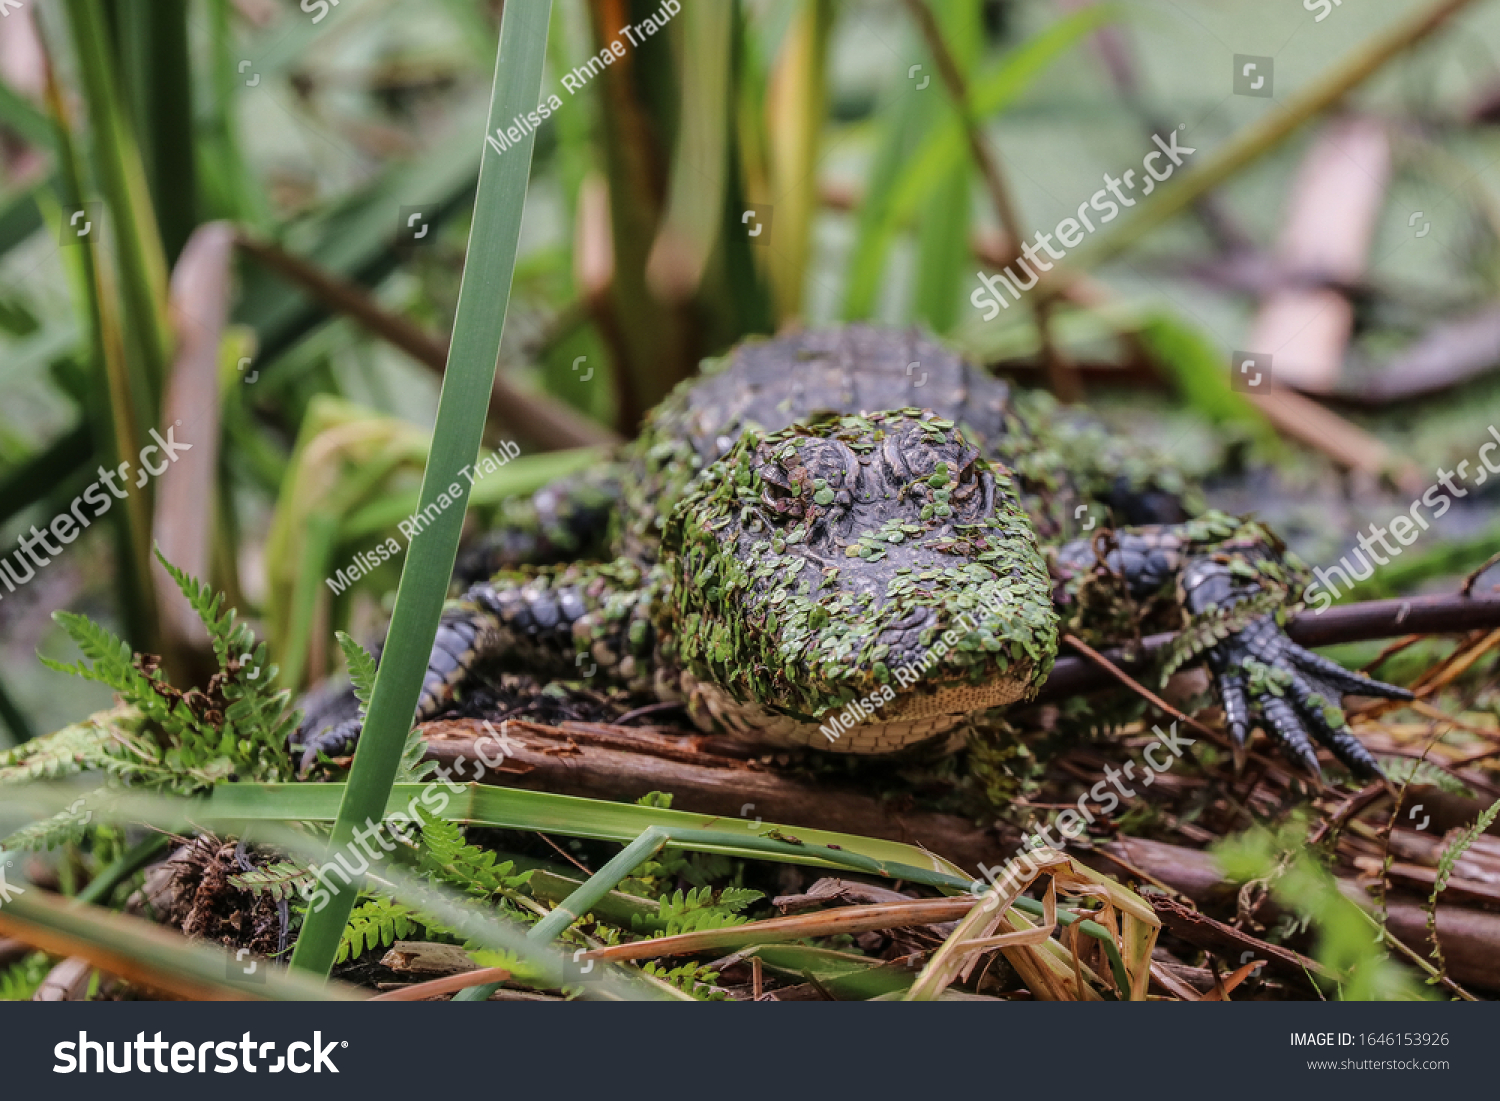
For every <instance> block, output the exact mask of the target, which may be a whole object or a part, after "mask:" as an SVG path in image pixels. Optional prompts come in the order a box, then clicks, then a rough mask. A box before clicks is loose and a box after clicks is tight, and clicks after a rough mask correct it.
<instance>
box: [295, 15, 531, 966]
mask: <svg viewBox="0 0 1500 1101" xmlns="http://www.w3.org/2000/svg"><path fill="white" fill-rule="evenodd" d="M551 8H552V5H551V0H545V2H534V3H528V4H519V3H512V4H508V5H506V8H505V12H504V15H503V16H502V17H501V25H500V48H499V51H498V52H497V55H496V59H495V83H494V90H493V92H492V94H491V99H490V118H489V126H488V129H487V133H488V132H491V131H494V130H496V129H502V130H503V129H504V128H505V127H506V126H508V125H509V124H510V122H511V120H512V119H513V118H515V117H516V116H517V115H518V114H523V113H524V112H526V111H529V110H531V109H533V108H534V107H535V106H536V103H537V100H538V97H539V95H540V92H541V84H542V64H543V60H544V58H545V56H546V43H547V24H548V18H549V16H550V14H551ZM534 140H535V136H534V134H527V135H526V136H525V137H524V139H523V140H522V141H521V142H519V143H517V145H516V146H515V147H513V148H511V149H509V150H506V151H503V152H502V151H500V150H499V149H498V148H494V147H490V146H488V145H485V146H481V147H480V149H479V153H480V156H481V161H480V169H479V184H478V192H477V194H476V196H475V201H474V222H473V227H472V229H471V231H470V235H469V247H468V250H467V253H466V257H467V258H466V262H465V264H464V273H463V282H462V283H461V285H460V287H459V293H458V307H457V310H456V313H455V316H454V322H453V339H452V343H451V344H450V346H449V352H448V365H447V369H446V371H445V372H444V375H443V389H442V394H441V396H440V397H439V399H438V413H437V422H436V425H435V427H434V430H433V440H432V448H431V450H430V452H429V454H428V459H427V470H426V472H425V474H424V475H423V478H422V497H421V504H422V507H423V508H424V509H426V508H428V507H433V508H434V511H436V512H438V514H439V515H438V516H437V519H436V520H435V521H434V522H433V523H432V525H431V526H429V527H427V528H425V529H423V531H422V532H421V533H420V534H419V535H418V536H417V537H416V538H415V539H414V540H413V541H412V544H411V547H410V549H409V550H408V552H407V560H406V565H405V568H404V569H403V570H402V571H401V584H400V587H399V588H398V589H397V591H396V606H395V609H394V610H393V612H392V615H391V628H390V633H389V635H388V636H387V642H386V648H385V650H384V652H383V654H382V656H381V662H380V672H379V673H378V674H377V676H376V680H375V691H374V696H373V698H372V700H371V704H370V714H369V716H368V718H367V720H366V722H365V728H364V735H363V737H362V738H361V739H360V744H359V748H358V750H357V751H356V753H355V756H354V764H353V766H352V768H351V770H350V775H349V783H348V785H347V788H346V790H345V793H344V799H343V802H342V803H341V805H340V808H339V816H338V820H337V821H336V822H335V823H334V829H333V836H332V838H331V840H330V845H331V849H332V850H338V849H340V848H341V847H343V846H344V845H347V844H349V842H350V841H351V840H352V838H353V836H354V831H355V829H356V828H358V827H360V826H362V825H363V824H364V823H366V822H368V821H372V820H375V819H378V818H379V817H380V816H381V814H382V813H383V812H384V809H385V805H386V801H387V799H388V797H389V793H390V789H391V783H392V781H393V780H394V779H395V776H396V770H397V767H398V766H399V765H400V762H401V751H402V748H403V747H404V746H405V744H406V734H407V731H408V730H409V729H410V728H411V720H412V716H413V714H414V713H415V711H416V706H417V698H418V695H419V693H420V691H421V687H422V678H423V675H424V673H425V671H426V668H427V658H428V655H429V654H430V653H431V651H432V643H433V639H434V638H435V637H436V635H437V625H438V617H439V616H440V614H441V612H442V605H443V599H444V597H445V596H446V595H447V591H448V579H449V575H450V574H451V573H452V570H453V563H454V559H455V558H456V556H457V554H458V540H459V536H460V534H461V532H462V528H463V519H464V510H465V507H466V506H467V503H468V499H469V485H468V482H467V480H466V479H465V478H464V477H463V476H462V475H460V473H459V472H460V470H463V469H465V468H466V467H468V466H469V465H470V464H472V463H473V462H474V459H475V457H476V456H477V455H478V454H479V445H480V442H481V439H482V437H483V434H484V422H485V412H486V410H487V409H488V406H489V396H490V390H491V388H492V387H493V385H494V378H495V369H496V364H497V362H498V359H499V355H500V337H501V333H502V331H503V329H504V325H505V312H506V306H507V304H508V302H509V299H510V286H511V279H512V276H513V274H514V271H515V261H516V248H517V245H518V243H519V239H520V232H521V219H522V214H523V212H524V209H525V203H526V185H527V179H528V176H529V173H530V169H531V151H532V145H533V142H534ZM440 495H441V496H442V498H443V500H444V501H445V502H447V503H446V504H444V505H439V496H440ZM354 897H355V892H354V891H353V890H352V889H345V890H343V891H340V892H338V894H337V895H336V896H335V897H334V899H333V900H332V901H331V902H330V903H329V905H328V906H327V907H325V908H324V909H323V910H321V911H319V912H315V913H312V914H309V915H308V919H307V923H306V924H305V925H304V926H303V929H302V933H301V936H299V937H298V940H297V947H296V949H295V951H294V953H293V957H292V966H293V967H297V968H301V969H303V970H307V971H311V972H313V973H315V974H322V975H326V974H327V973H328V970H329V968H330V967H331V966H332V965H333V959H334V956H335V954H336V953H337V950H338V942H339V935H340V933H341V932H342V931H343V928H344V924H345V923H346V922H347V921H348V919H349V912H350V910H351V909H352V908H353V906H354Z"/></svg>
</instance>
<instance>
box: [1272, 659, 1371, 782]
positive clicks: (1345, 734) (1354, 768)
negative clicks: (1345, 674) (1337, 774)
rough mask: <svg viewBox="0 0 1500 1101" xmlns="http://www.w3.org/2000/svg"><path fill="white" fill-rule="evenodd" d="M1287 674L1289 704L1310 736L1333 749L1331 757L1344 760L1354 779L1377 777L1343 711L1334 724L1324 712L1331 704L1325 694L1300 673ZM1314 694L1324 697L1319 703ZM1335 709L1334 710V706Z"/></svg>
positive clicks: (1292, 671) (1365, 751)
mask: <svg viewBox="0 0 1500 1101" xmlns="http://www.w3.org/2000/svg"><path fill="white" fill-rule="evenodd" d="M1290 672H1291V677H1292V684H1291V695H1292V702H1293V704H1294V705H1295V706H1296V708H1297V711H1298V713H1299V714H1300V715H1301V716H1302V721H1303V722H1304V723H1306V724H1307V725H1308V726H1310V727H1311V728H1312V732H1313V736H1314V737H1315V738H1317V739H1318V741H1320V742H1322V743H1323V744H1324V745H1326V746H1327V747H1328V748H1329V749H1331V750H1333V755H1334V756H1335V757H1337V758H1338V759H1339V760H1341V761H1343V762H1344V764H1345V765H1347V766H1348V767H1349V771H1350V772H1352V773H1354V774H1355V775H1356V776H1360V777H1363V778H1365V779H1369V780H1373V779H1375V778H1376V777H1378V776H1380V775H1381V772H1380V766H1379V765H1378V764H1376V763H1375V758H1374V757H1372V756H1370V751H1369V750H1368V749H1366V748H1365V747H1364V746H1363V745H1362V744H1360V740H1359V739H1358V738H1356V737H1355V736H1354V733H1353V731H1351V730H1350V729H1349V724H1348V723H1346V722H1345V721H1344V714H1343V712H1342V711H1338V712H1337V713H1338V722H1337V723H1335V722H1334V721H1333V720H1332V719H1330V718H1329V716H1328V713H1327V712H1326V711H1325V710H1324V708H1325V707H1326V706H1328V705H1330V704H1332V703H1333V701H1332V700H1330V699H1329V698H1328V696H1327V694H1326V693H1325V692H1320V691H1318V690H1317V689H1315V688H1314V687H1313V686H1312V685H1311V684H1309V683H1308V681H1307V678H1305V677H1304V676H1302V674H1301V673H1298V672H1297V671H1295V670H1291V671H1290ZM1315 695H1317V696H1321V697H1322V698H1323V699H1322V703H1320V702H1319V701H1318V700H1315V699H1313V697H1314V696H1315ZM1334 709H1335V711H1337V707H1335V708H1334Z"/></svg>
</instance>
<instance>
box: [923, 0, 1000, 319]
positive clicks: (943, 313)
mask: <svg viewBox="0 0 1500 1101" xmlns="http://www.w3.org/2000/svg"><path fill="white" fill-rule="evenodd" d="M934 14H935V15H936V18H937V20H938V24H939V26H940V27H941V28H942V32H943V39H944V40H945V41H946V42H947V43H949V49H950V50H951V52H952V54H953V60H954V62H955V63H956V64H957V65H958V66H960V68H961V69H962V71H963V74H964V77H965V78H966V79H967V78H968V77H969V76H970V75H971V74H972V73H973V70H974V66H975V64H976V63H977V61H978V59H979V46H980V44H981V43H982V42H983V41H984V27H983V20H982V19H981V16H980V10H979V4H978V3H976V2H975V0H957V2H954V3H948V4H943V5H941V6H940V7H938V8H937V9H936V11H935V13H934ZM943 106H944V110H945V113H946V114H947V115H949V116H953V115H954V114H955V113H956V112H955V109H954V107H953V104H952V102H951V99H949V98H948V97H944V100H943ZM971 174H972V167H971V165H970V164H969V163H967V162H960V163H958V164H956V165H953V166H952V167H951V168H949V170H948V174H947V178H946V179H944V180H943V181H942V182H941V183H940V184H939V185H938V189H937V195H936V196H935V199H936V201H935V202H933V203H930V204H929V205H928V207H927V209H926V210H925V211H924V212H923V214H922V225H921V229H920V231H919V233H918V235H917V287H916V301H915V302H914V303H913V307H914V308H913V311H912V312H913V313H914V314H915V315H916V317H917V319H918V320H919V321H922V322H925V323H926V324H927V325H928V326H929V327H930V328H932V330H933V331H934V332H939V333H946V332H948V331H949V330H950V329H952V328H953V326H954V324H955V323H956V322H957V321H958V311H959V304H960V302H961V301H962V300H963V287H964V286H965V285H966V284H967V283H968V281H969V279H970V278H972V277H971V275H970V273H969V263H968V260H969V223H970V215H971V209H970V204H969V178H970V176H971Z"/></svg>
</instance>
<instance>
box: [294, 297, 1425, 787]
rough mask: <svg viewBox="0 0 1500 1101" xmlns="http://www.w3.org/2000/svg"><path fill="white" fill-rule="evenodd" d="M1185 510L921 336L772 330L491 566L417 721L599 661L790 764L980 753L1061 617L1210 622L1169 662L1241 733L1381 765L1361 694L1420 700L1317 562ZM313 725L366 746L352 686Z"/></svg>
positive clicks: (1049, 410) (667, 410)
mask: <svg viewBox="0 0 1500 1101" xmlns="http://www.w3.org/2000/svg"><path fill="white" fill-rule="evenodd" d="M1186 495H1187V494H1186V490H1185V487H1184V486H1183V485H1182V484H1181V482H1180V479H1178V478H1177V476H1176V475H1175V474H1174V473H1173V472H1172V470H1171V469H1170V468H1169V467H1168V466H1167V465H1166V464H1165V463H1163V462H1160V461H1159V460H1157V459H1155V458H1154V457H1152V455H1151V454H1150V453H1149V451H1148V450H1147V449H1144V448H1139V447H1135V446H1133V445H1131V444H1130V443H1128V442H1127V441H1121V440H1118V439H1114V438H1111V437H1109V436H1107V435H1106V434H1105V433H1104V432H1103V431H1102V430H1101V429H1100V428H1099V427H1098V426H1097V425H1096V424H1093V423H1091V422H1089V421H1087V420H1084V419H1081V418H1078V417H1076V416H1074V415H1073V414H1071V413H1069V412H1067V411H1063V410H1059V409H1058V408H1057V407H1056V405H1055V404H1054V403H1053V402H1052V401H1051V400H1050V399H1049V398H1047V397H1046V396H1045V395H1036V394H1031V395H1026V394H1020V393H1017V392H1015V391H1013V390H1012V389H1011V388H1010V387H1008V386H1007V385H1006V384H1005V383H1003V382H1000V381H997V380H995V379H993V378H991V377H989V376H988V375H986V374H984V373H983V372H982V371H980V370H979V369H978V368H976V367H974V366H972V365H970V364H968V363H965V362H964V361H963V360H962V359H960V358H959V357H957V356H956V355H955V354H954V353H952V352H951V351H948V350H947V349H945V348H943V347H942V346H940V345H938V344H936V343H935V342H933V341H932V340H930V339H929V338H926V337H924V336H922V335H921V334H919V333H916V332H898V331H892V330H886V329H880V328H875V327H869V326H850V327H846V328H840V329H830V330H821V331H814V332H805V333H799V334H796V335H794V336H789V337H785V338H781V339H777V340H758V341H748V342H746V343H743V344H741V345H739V346H738V347H737V348H735V349H734V350H733V351H732V352H730V353H729V354H728V355H727V356H725V357H723V358H722V359H719V360H710V361H708V362H706V363H705V364H704V365H703V374H702V376H701V377H700V378H698V379H695V380H691V381H690V382H687V383H684V384H683V385H682V386H680V387H679V388H678V389H677V390H676V391H675V392H674V393H673V394H672V395H671V396H670V397H669V398H668V399H667V400H666V401H665V402H663V403H662V405H661V406H660V407H658V408H657V409H656V410H655V411H654V413H653V414H652V415H651V417H650V419H649V421H648V423H647V425H646V427H645V429H644V431H643V433H642V435H641V436H640V438H639V439H637V440H636V441H634V442H633V443H631V444H629V445H627V446H626V448H625V449H624V450H623V452H622V453H621V455H620V457H619V460H618V461H617V462H616V463H613V464H611V465H609V466H608V467H607V468H605V469H604V470H601V471H595V472H591V473H590V474H589V475H587V476H584V477H579V478H576V479H571V480H569V481H565V482H562V483H559V484H557V485H555V486H551V487H549V488H548V489H546V490H543V491H542V492H540V493H538V494H537V495H536V496H535V497H534V498H533V499H532V500H531V501H530V502H522V503H518V504H516V505H513V506H512V507H511V508H510V510H509V511H508V513H507V515H506V518H505V520H506V522H505V523H504V524H503V525H502V526H501V528H500V529H499V530H497V531H496V532H494V533H493V534H492V535H491V536H489V537H488V538H487V539H486V540H484V541H483V543H482V544H481V545H480V546H479V547H477V548H474V549H472V550H471V551H470V552H469V553H468V554H467V555H466V556H465V559H464V560H463V561H462V562H461V563H460V571H459V572H460V575H461V576H464V577H467V578H468V579H470V580H472V579H474V578H478V577H483V580H478V581H477V583H475V584H473V585H472V587H470V588H469V590H468V591H467V593H466V594H465V595H464V597H463V599H462V600H461V601H459V602H457V603H456V604H455V605H453V606H452V607H450V608H449V609H448V610H447V611H446V612H445V613H444V616H443V622H442V625H441V627H440V629H439V632H438V638H437V644H436V648H435V649H434V651H433V655H432V660H431V662H430V663H429V667H428V672H427V679H426V682H425V685H424V691H423V695H422V701H421V704H420V706H419V708H418V713H417V715H416V719H417V720H418V721H421V720H424V719H426V718H429V717H431V716H432V715H435V714H437V713H438V712H440V711H441V710H442V709H443V708H444V707H445V706H447V704H448V703H449V702H450V701H451V700H452V698H453V696H454V694H455V693H457V692H461V691H462V690H463V687H464V683H465V679H466V678H467V677H468V676H469V674H470V671H471V670H472V669H473V668H474V667H475V666H476V665H477V664H478V663H480V662H485V661H490V660H503V661H506V662H509V663H512V664H513V665H514V666H515V667H519V668H524V669H527V670H530V671H532V672H534V673H536V674H538V675H541V676H555V677H558V678H563V679H568V678H572V679H577V678H578V677H579V676H580V669H587V668H593V669H594V670H595V671H594V674H593V675H594V676H595V677H600V678H608V679H610V680H612V681H614V682H616V683H619V684H621V685H624V686H626V687H628V688H631V689H633V690H635V691H639V692H644V693H650V694H653V695H655V696H656V697H658V698H660V699H662V700H679V701H682V702H683V703H684V704H685V705H686V707H687V710H688V713H689V714H690V715H691V716H692V718H693V721H694V722H695V723H696V724H697V725H698V726H699V727H701V728H702V729H705V730H710V731H718V732H721V733H727V734H730V735H733V736H736V737H739V738H743V739H746V740H750V741H755V742H760V743H765V744H769V745H805V746H812V747H816V748H818V749H822V750H828V751H831V752H836V753H861V754H876V753H890V752H894V751H896V750H900V749H904V748H906V747H908V746H913V745H918V744H924V743H925V744H933V745H943V746H946V747H956V746H957V745H959V744H961V743H962V741H963V738H964V736H965V735H966V733H967V731H968V729H969V727H970V724H971V723H973V722H974V721H976V720H978V719H979V718H980V717H981V716H982V715H983V714H984V713H985V712H987V711H989V710H991V709H993V708H997V707H1002V706H1004V705H1007V704H1011V703H1014V702H1017V701H1021V700H1025V699H1027V698H1029V697H1030V696H1032V695H1034V694H1035V692H1036V690H1037V688H1038V687H1039V686H1040V684H1041V683H1042V681H1043V680H1045V679H1046V676H1047V673H1048V672H1049V670H1050V669H1051V666H1052V662H1053V659H1054V657H1055V655H1056V653H1057V645H1058V636H1059V630H1060V628H1062V627H1065V628H1066V629H1067V630H1070V631H1073V632H1075V633H1078V634H1080V635H1081V636H1083V637H1086V638H1090V639H1092V640H1094V641H1097V642H1108V641H1111V640H1122V639H1126V638H1131V637H1138V635H1139V634H1144V633H1147V632H1148V631H1149V630H1159V629H1171V628H1184V630H1183V634H1182V642H1181V643H1180V645H1179V647H1178V648H1177V650H1176V651H1175V652H1174V654H1173V656H1172V658H1171V659H1170V663H1171V665H1172V667H1176V666H1178V665H1181V664H1183V663H1185V662H1187V661H1191V660H1197V659H1198V658H1200V657H1201V658H1204V659H1206V660H1207V663H1208V665H1209V668H1210V670H1211V671H1212V673H1213V675H1214V681H1215V685H1216V687H1217V689H1218V692H1219V696H1220V699H1221V701H1222V703H1223V706H1224V712H1225V718H1226V722H1227V724H1228V728H1229V732H1230V734H1231V736H1232V737H1233V738H1234V739H1235V741H1236V742H1238V743H1243V742H1244V740H1245V738H1246V737H1247V735H1248V733H1249V730H1250V727H1251V724H1252V713H1254V714H1258V716H1259V718H1260V720H1261V725H1262V726H1263V727H1264V728H1265V729H1266V730H1267V732H1268V733H1269V734H1270V735H1271V736H1272V737H1273V738H1274V739H1275V740H1276V741H1277V743H1278V744H1279V745H1280V746H1281V748H1282V749H1283V751H1284V752H1286V753H1287V754H1288V755H1290V757H1291V758H1292V759H1293V760H1294V761H1296V762H1297V763H1299V764H1301V765H1303V766H1305V767H1306V768H1307V769H1308V770H1310V771H1311V772H1313V773H1317V771H1318V762H1317V757H1316V754H1315V752H1314V744H1315V743H1322V744H1323V745H1325V746H1327V747H1328V748H1329V749H1331V750H1332V751H1333V753H1334V754H1335V755H1336V756H1337V757H1338V758H1339V759H1340V760H1341V761H1343V762H1344V763H1345V764H1346V765H1348V766H1349V767H1350V768H1351V769H1352V770H1354V771H1355V772H1356V773H1357V774H1359V775H1362V776H1370V775H1377V774H1378V771H1379V770H1378V768H1377V766H1376V764H1375V761H1374V759H1373V758H1372V757H1371V756H1370V755H1369V753H1368V752H1367V751H1366V750H1365V748H1364V747H1363V746H1362V745H1360V743H1359V742H1358V741H1357V740H1356V739H1355V738H1354V736H1353V735H1352V734H1351V733H1350V731H1349V729H1348V726H1347V725H1346V723H1345V721H1344V717H1343V712H1342V709H1341V706H1340V704H1341V700H1342V696H1343V695H1344V694H1345V693H1359V694H1363V695H1367V696H1377V695H1378V696H1385V697H1389V698H1396V699H1406V698H1410V696H1409V693H1407V692H1405V691H1404V690H1403V689H1400V688H1396V687H1394V686H1391V685H1387V684H1382V683H1381V682H1379V681H1373V680H1369V679H1367V678H1364V677H1359V676H1356V675H1354V674H1352V673H1349V672H1347V671H1345V670H1344V669H1342V668H1340V667H1339V666H1338V665H1336V664H1334V663H1332V662H1330V661H1328V660H1326V659H1324V658H1322V657H1319V656H1318V655H1316V654H1313V653H1311V652H1309V651H1307V650H1304V649H1302V648H1301V647H1298V646H1296V645H1294V644H1293V643H1292V642H1291V641H1290V640H1289V639H1287V638H1286V636H1285V635H1284V634H1283V633H1282V631H1281V629H1280V627H1279V626H1278V624H1277V621H1276V618H1275V612H1276V611H1277V610H1278V609H1279V608H1280V607H1282V606H1283V605H1285V604H1286V603H1288V602H1289V601H1290V600H1291V599H1293V594H1295V593H1297V592H1300V591H1301V583H1300V579H1299V567H1297V566H1296V565H1295V564H1294V563H1292V562H1291V561H1290V560H1289V558H1288V556H1287V555H1286V554H1285V552H1284V548H1283V547H1282V546H1281V543H1280V542H1279V540H1277V539H1276V537H1275V536H1274V535H1272V534H1271V533H1270V532H1268V531H1266V530H1265V529H1264V528H1262V527H1261V526H1260V525H1258V524H1255V523H1252V522H1242V521H1240V520H1236V519H1234V518H1232V517H1229V516H1225V515H1222V514H1217V513H1205V514H1202V515H1200V516H1198V517H1196V518H1195V519H1191V520H1188V519H1186V513H1185V511H1184V506H1183V504H1182V502H1183V499H1184V497H1185V496H1186ZM1083 517H1089V518H1091V520H1093V522H1090V521H1089V520H1086V521H1084V522H1082V523H1080V522H1079V520H1080V518H1083ZM1094 518H1102V519H1103V522H1102V523H1100V522H1097V520H1096V519H1094ZM1116 525H1119V526H1116ZM1085 528H1086V529H1088V533H1089V534H1090V535H1091V536H1092V538H1090V539H1086V540H1073V541H1067V539H1066V536H1067V535H1068V534H1069V533H1070V532H1074V533H1077V532H1079V531H1080V529H1085ZM307 709H308V719H307V721H306V722H305V723H304V724H303V727H302V730H301V731H300V732H299V734H298V737H297V744H299V745H301V746H302V747H303V748H304V756H303V763H304V768H306V767H308V766H310V765H311V764H312V763H313V762H314V761H315V760H316V758H317V755H318V754H319V753H320V752H322V753H325V754H328V755H336V754H338V753H341V752H347V751H348V749H349V747H350V746H351V745H352V744H353V741H354V739H355V738H356V737H357V736H358V733H359V725H358V720H357V719H354V718H349V717H348V716H349V715H350V711H349V700H348V696H347V695H340V696H334V695H331V694H329V693H326V692H325V693H323V694H321V695H320V696H319V697H315V698H313V699H311V700H310V701H309V703H308V708H307Z"/></svg>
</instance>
